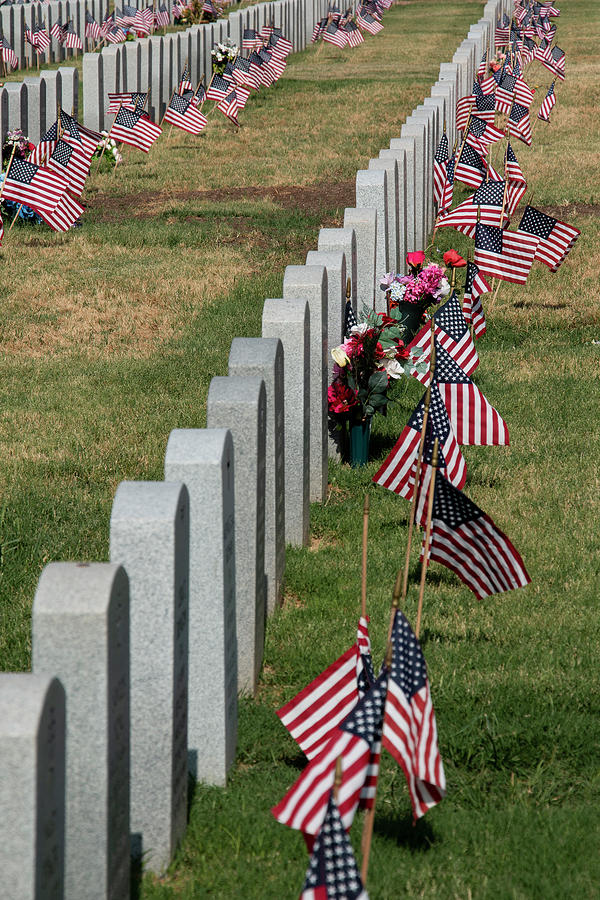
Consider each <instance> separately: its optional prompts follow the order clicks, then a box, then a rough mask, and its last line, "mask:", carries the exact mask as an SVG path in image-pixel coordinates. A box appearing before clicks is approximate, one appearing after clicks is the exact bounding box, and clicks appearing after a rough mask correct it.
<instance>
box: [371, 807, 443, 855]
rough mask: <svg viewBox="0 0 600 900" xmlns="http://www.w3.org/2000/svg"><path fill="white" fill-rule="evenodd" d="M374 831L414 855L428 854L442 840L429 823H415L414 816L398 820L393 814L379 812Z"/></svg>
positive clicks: (423, 821)
mask: <svg viewBox="0 0 600 900" xmlns="http://www.w3.org/2000/svg"><path fill="white" fill-rule="evenodd" d="M373 829H374V831H375V833H376V834H377V835H378V836H379V837H381V838H387V839H388V840H390V841H393V842H394V843H395V844H397V845H398V846H399V847H406V848H407V849H409V850H411V851H412V852H413V853H426V852H427V851H428V850H431V848H432V847H434V846H435V845H436V844H439V843H440V838H438V837H437V836H436V834H435V832H434V830H433V828H432V827H431V825H430V824H429V822H427V821H426V820H425V819H418V820H417V822H416V823H413V818H412V815H408V816H404V817H403V818H401V819H398V818H396V817H395V816H394V815H393V814H391V813H387V812H383V811H382V812H381V813H380V812H379V811H378V812H377V815H376V817H375V823H374V826H373Z"/></svg>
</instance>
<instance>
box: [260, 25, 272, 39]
mask: <svg viewBox="0 0 600 900" xmlns="http://www.w3.org/2000/svg"><path fill="white" fill-rule="evenodd" d="M272 34H273V25H272V24H271V25H263V27H262V28H261V29H260V36H261V38H262V39H263V41H268V40H269V38H270V37H271V35H272Z"/></svg>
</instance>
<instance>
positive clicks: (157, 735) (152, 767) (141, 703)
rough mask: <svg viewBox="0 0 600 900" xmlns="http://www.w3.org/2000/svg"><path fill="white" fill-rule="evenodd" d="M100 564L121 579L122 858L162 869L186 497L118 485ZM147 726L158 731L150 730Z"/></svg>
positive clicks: (181, 719)
mask: <svg viewBox="0 0 600 900" xmlns="http://www.w3.org/2000/svg"><path fill="white" fill-rule="evenodd" d="M110 558H111V561H112V562H113V563H119V564H121V565H122V566H123V567H124V568H125V570H126V572H127V575H128V577H129V622H130V631H131V636H130V667H131V823H130V827H131V851H132V855H133V857H134V859H138V860H140V859H142V856H143V859H144V867H145V868H147V869H148V870H149V871H151V872H157V873H161V872H163V871H164V869H165V868H166V867H167V866H168V864H169V863H170V862H171V859H172V858H173V854H174V852H175V849H176V847H177V844H178V842H179V840H180V839H181V838H182V837H183V833H184V831H185V827H186V822H187V786H188V779H187V772H188V766H187V706H188V696H187V687H188V587H189V498H188V492H187V489H186V488H185V487H184V485H182V484H172V483H169V482H167V483H165V482H156V481H122V482H121V484H120V485H119V487H118V488H117V492H116V494H115V499H114V503H113V508H112V515H111V520H110ZM157 722H160V727H159V728H157Z"/></svg>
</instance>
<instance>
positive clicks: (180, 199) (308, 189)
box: [94, 181, 355, 222]
mask: <svg viewBox="0 0 600 900" xmlns="http://www.w3.org/2000/svg"><path fill="white" fill-rule="evenodd" d="M354 192H355V183H354V181H338V182H328V181H327V182H322V183H319V184H310V185H305V186H299V187H296V186H293V185H274V186H272V187H254V186H253V187H235V188H220V189H218V190H214V191H172V190H171V191H161V192H159V193H157V192H156V191H140V192H139V193H136V194H134V195H132V194H117V195H114V194H113V195H107V196H102V195H99V196H98V197H97V198H96V201H95V203H94V206H95V207H96V209H97V217H96V221H98V222H122V221H125V220H126V219H131V218H134V219H151V218H154V217H155V216H156V214H157V210H158V208H159V207H160V206H164V205H167V204H169V203H173V202H177V203H188V202H194V203H203V202H204V203H230V204H231V203H236V202H237V201H239V200H271V201H272V202H273V203H274V204H275V205H276V206H279V207H281V208H282V209H297V210H300V211H302V212H305V213H310V214H318V213H320V212H321V211H322V210H324V209H331V208H332V207H333V208H334V209H336V210H337V209H345V208H346V207H351V206H353V204H354V200H355V193H354ZM133 204H135V207H134V208H133V209H132V205H133ZM193 218H194V217H191V218H190V219H189V221H192V220H193ZM236 218H238V217H236Z"/></svg>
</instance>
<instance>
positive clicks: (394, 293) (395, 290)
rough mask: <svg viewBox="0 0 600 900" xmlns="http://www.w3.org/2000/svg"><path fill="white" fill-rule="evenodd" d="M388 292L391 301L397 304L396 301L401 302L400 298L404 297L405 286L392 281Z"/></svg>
mask: <svg viewBox="0 0 600 900" xmlns="http://www.w3.org/2000/svg"><path fill="white" fill-rule="evenodd" d="M389 291H390V297H391V299H392V300H395V301H396V302H398V301H400V300H402V298H403V297H404V294H405V291H406V285H404V284H399V283H398V282H397V281H394V282H393V283H392V284H391V285H390V287H389Z"/></svg>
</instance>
